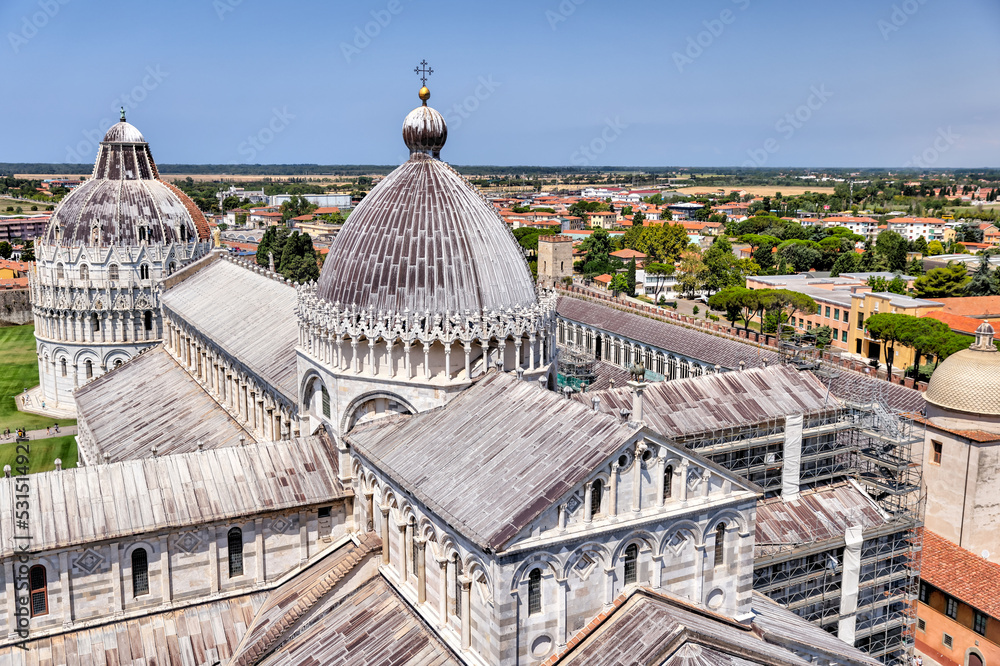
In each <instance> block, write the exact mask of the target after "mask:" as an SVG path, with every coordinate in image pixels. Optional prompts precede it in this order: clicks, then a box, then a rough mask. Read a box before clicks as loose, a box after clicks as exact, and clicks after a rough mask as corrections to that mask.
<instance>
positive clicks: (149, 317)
mask: <svg viewBox="0 0 1000 666" xmlns="http://www.w3.org/2000/svg"><path fill="white" fill-rule="evenodd" d="M142 325H143V326H144V327H145V328H146V330H147V331H152V330H153V313H152V311H150V310H146V311H145V312H144V313H143V315H142Z"/></svg>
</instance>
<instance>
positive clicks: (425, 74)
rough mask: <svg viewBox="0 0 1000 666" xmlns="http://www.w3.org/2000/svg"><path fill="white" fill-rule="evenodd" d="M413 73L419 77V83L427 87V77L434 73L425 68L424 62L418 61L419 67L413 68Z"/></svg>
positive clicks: (425, 63) (425, 62)
mask: <svg viewBox="0 0 1000 666" xmlns="http://www.w3.org/2000/svg"><path fill="white" fill-rule="evenodd" d="M413 71H414V72H416V73H417V74H419V75H420V83H421V84H423V85H425V86H426V85H427V77H428V76H430V75H431V74H433V73H434V70H433V69H431V68H430V67H428V66H427V61H426V60H421V61H420V67H414V68H413Z"/></svg>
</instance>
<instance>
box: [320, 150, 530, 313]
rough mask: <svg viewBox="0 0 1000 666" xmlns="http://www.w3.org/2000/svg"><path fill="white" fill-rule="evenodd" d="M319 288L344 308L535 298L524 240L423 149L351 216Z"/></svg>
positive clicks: (439, 307)
mask: <svg viewBox="0 0 1000 666" xmlns="http://www.w3.org/2000/svg"><path fill="white" fill-rule="evenodd" d="M317 295H318V296H319V297H320V298H322V299H324V300H327V301H329V302H330V303H339V304H340V307H341V308H343V307H348V308H350V307H351V306H354V307H357V308H358V309H367V310H374V311H382V312H399V313H402V312H404V311H405V310H407V309H409V311H410V312H415V313H423V312H430V313H431V314H442V315H444V314H445V313H446V312H451V313H455V312H458V313H463V312H465V311H466V310H469V311H471V312H481V311H483V310H504V309H507V308H513V309H519V308H523V307H528V306H530V305H533V304H534V303H536V302H537V298H536V293H535V284H534V280H532V277H531V273H530V272H529V270H528V265H527V263H526V262H525V259H524V254H523V253H522V252H521V247H520V246H519V245H518V244H517V241H515V240H514V236H513V235H512V234H511V232H510V230H509V229H508V228H507V225H506V224H505V223H504V221H503V220H502V219H501V218H500V216H499V215H497V213H496V210H495V209H494V208H493V207H492V206H490V205H489V204H487V203H486V201H485V200H483V198H482V197H481V195H480V194H479V192H478V191H476V189H475V188H474V187H473V186H472V185H471V184H469V183H468V182H467V181H466V180H464V179H463V178H462V177H461V176H460V175H458V174H457V173H456V172H455V171H454V169H452V168H451V167H450V166H448V165H447V164H445V163H444V162H441V161H439V160H436V159H433V158H431V157H429V156H428V155H426V154H424V153H414V154H413V155H411V157H410V159H409V160H408V161H407V162H406V163H405V164H403V165H402V166H400V167H399V168H397V169H396V170H395V171H393V172H392V173H390V174H389V175H388V176H386V177H385V178H384V179H383V180H382V181H381V182H380V183H379V184H378V185H376V186H375V188H373V189H372V191H371V192H369V193H368V196H366V197H365V198H364V200H363V201H362V202H361V203H360V204H359V205H358V207H357V208H356V209H355V210H354V212H353V213H351V216H350V217H349V218H348V219H347V222H346V223H345V224H344V228H343V229H341V231H340V233H339V234H337V237H336V239H335V240H334V242H333V246H332V247H331V248H330V252H329V254H328V255H327V259H326V262H325V264H324V266H323V272H322V274H321V275H320V279H319V285H318V287H317Z"/></svg>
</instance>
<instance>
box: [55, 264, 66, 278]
mask: <svg viewBox="0 0 1000 666" xmlns="http://www.w3.org/2000/svg"><path fill="white" fill-rule="evenodd" d="M64 277H66V271H65V270H64V269H63V265H62V264H57V265H56V279H57V280H62V279H63V278H64Z"/></svg>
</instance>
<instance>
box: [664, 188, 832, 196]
mask: <svg viewBox="0 0 1000 666" xmlns="http://www.w3.org/2000/svg"><path fill="white" fill-rule="evenodd" d="M676 189H677V190H678V191H679V192H681V193H682V194H687V193H688V192H686V190H690V191H691V192H714V191H715V190H725V191H726V192H729V191H730V190H745V191H747V192H749V193H750V194H753V195H754V196H760V197H773V196H774V193H775V192H781V194H782V195H785V196H799V195H800V194H805V193H806V192H816V193H822V194H833V189H834V188H832V187H821V186H819V185H812V186H809V187H797V186H792V187H789V186H787V185H779V186H772V185H746V186H744V185H694V186H693V187H688V186H684V187H680V186H679V187H677V188H676Z"/></svg>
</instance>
